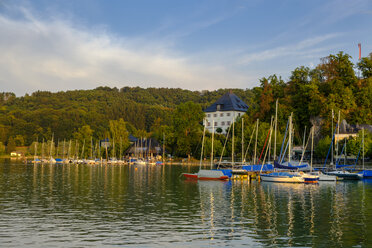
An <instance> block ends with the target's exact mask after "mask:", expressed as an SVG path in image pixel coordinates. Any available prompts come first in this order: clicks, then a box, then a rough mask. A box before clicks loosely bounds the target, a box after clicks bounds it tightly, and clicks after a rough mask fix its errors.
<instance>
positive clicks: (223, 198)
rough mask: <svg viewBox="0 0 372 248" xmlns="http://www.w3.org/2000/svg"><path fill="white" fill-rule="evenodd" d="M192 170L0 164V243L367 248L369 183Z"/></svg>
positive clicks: (371, 217)
mask: <svg viewBox="0 0 372 248" xmlns="http://www.w3.org/2000/svg"><path fill="white" fill-rule="evenodd" d="M186 170H193V168H187V167H182V166H180V165H173V166H169V165H167V166H127V165H110V166H105V165H93V166H92V165H49V164H37V165H24V164H8V163H2V164H0V218H1V220H2V221H1V223H0V243H1V244H6V245H5V246H7V247H18V246H28V247H39V246H53V247H58V246H60V247H66V246H80V247H85V246H117V245H124V246H151V247H152V246H161V247H163V246H165V245H168V246H183V247H189V246H221V247H226V246H229V247H231V246H237V247H240V246H273V247H289V246H301V247H308V246H317V247H318V246H320V247H328V246H337V247H341V246H346V247H350V246H365V247H367V246H371V245H372V243H371V242H372V241H371V237H372V225H371V222H372V180H365V181H360V182H338V183H334V182H333V183H319V184H318V185H304V184H275V183H265V182H263V183H257V182H255V181H252V182H249V181H239V180H237V181H229V182H220V181H185V180H182V179H181V178H179V175H180V174H181V172H184V171H186Z"/></svg>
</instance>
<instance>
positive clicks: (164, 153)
mask: <svg viewBox="0 0 372 248" xmlns="http://www.w3.org/2000/svg"><path fill="white" fill-rule="evenodd" d="M164 156H165V133H163V163H164V162H165V158H164Z"/></svg>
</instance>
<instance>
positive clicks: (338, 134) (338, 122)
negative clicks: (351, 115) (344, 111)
mask: <svg viewBox="0 0 372 248" xmlns="http://www.w3.org/2000/svg"><path fill="white" fill-rule="evenodd" d="M340 112H341V111H340V110H339V111H338V120H337V140H336V139H335V141H336V160H337V156H338V148H339V147H338V139H339V137H340Z"/></svg>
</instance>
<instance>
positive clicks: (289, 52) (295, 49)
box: [237, 33, 342, 64]
mask: <svg viewBox="0 0 372 248" xmlns="http://www.w3.org/2000/svg"><path fill="white" fill-rule="evenodd" d="M341 35H342V34H340V33H334V34H327V35H322V36H317V37H314V38H309V39H305V40H302V41H299V42H297V43H293V44H290V45H286V46H279V47H276V48H271V49H267V50H264V51H260V52H256V53H248V54H245V55H242V56H241V58H240V59H239V60H238V61H237V63H238V64H250V63H255V62H258V61H267V60H273V59H275V58H280V57H281V58H284V57H287V58H288V57H298V56H301V57H308V58H319V56H320V55H321V54H322V53H324V52H325V51H329V50H330V49H331V48H332V47H331V46H323V47H320V46H319V44H321V43H323V42H325V41H327V40H331V39H333V38H336V37H339V36H341Z"/></svg>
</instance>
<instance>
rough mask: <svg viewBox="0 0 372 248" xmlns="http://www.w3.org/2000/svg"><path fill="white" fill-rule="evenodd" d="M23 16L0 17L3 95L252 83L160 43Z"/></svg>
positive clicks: (229, 85) (189, 87)
mask: <svg viewBox="0 0 372 248" xmlns="http://www.w3.org/2000/svg"><path fill="white" fill-rule="evenodd" d="M22 12H23V16H22V18H10V17H7V16H5V15H0V33H1V34H2V35H1V36H0V53H1V54H2V56H1V57H2V60H1V61H0V75H1V76H0V90H2V91H13V92H16V93H17V94H24V93H26V92H33V91H36V90H50V91H60V90H69V89H87V88H94V87H97V86H100V85H108V86H112V87H113V86H116V87H122V86H141V87H180V88H186V89H193V90H203V89H216V88H220V87H221V88H225V87H232V86H235V87H238V86H239V85H241V83H242V82H246V81H247V79H249V77H248V76H246V75H243V74H241V75H238V74H236V73H234V72H232V71H231V70H230V69H228V68H226V67H224V66H222V65H218V64H215V65H208V64H199V63H197V61H195V60H192V59H190V58H189V57H187V56H182V55H179V54H177V55H175V54H174V53H173V52H172V51H171V50H167V49H166V47H162V48H160V47H161V46H159V44H157V42H156V41H155V42H151V41H143V40H141V39H140V38H132V39H131V38H128V37H118V36H116V35H113V34H110V33H107V32H105V31H104V30H102V29H98V30H95V29H94V28H82V27H79V28H77V27H74V26H73V25H72V24H71V23H70V22H69V21H65V20H61V19H59V20H58V19H57V20H56V19H54V20H43V19H41V18H38V17H36V16H34V15H33V14H32V13H30V12H29V11H27V10H25V9H23V10H22Z"/></svg>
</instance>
